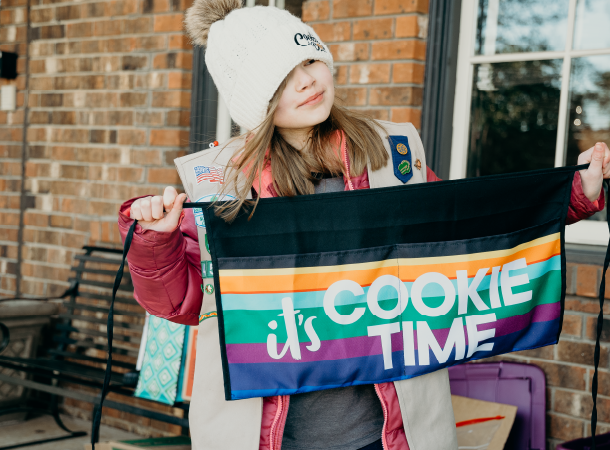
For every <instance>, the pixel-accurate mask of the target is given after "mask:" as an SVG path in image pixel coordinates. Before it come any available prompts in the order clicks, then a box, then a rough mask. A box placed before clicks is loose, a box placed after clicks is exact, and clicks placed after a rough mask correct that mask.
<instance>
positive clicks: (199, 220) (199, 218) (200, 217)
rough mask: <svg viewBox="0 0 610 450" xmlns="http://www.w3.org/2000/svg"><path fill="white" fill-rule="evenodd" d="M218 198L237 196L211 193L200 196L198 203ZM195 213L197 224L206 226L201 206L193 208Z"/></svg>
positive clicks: (228, 198) (229, 198)
mask: <svg viewBox="0 0 610 450" xmlns="http://www.w3.org/2000/svg"><path fill="white" fill-rule="evenodd" d="M198 167H199V166H198ZM216 200H235V197H233V196H232V195H230V194H224V195H222V196H219V195H218V194H209V195H204V196H203V197H200V198H199V199H198V200H197V202H196V203H205V202H215V201H216ZM193 215H194V216H195V224H196V225H197V226H198V227H199V228H205V221H204V220H203V211H202V210H201V208H193ZM208 253H209V250H208Z"/></svg>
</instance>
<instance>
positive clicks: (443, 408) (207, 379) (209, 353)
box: [175, 121, 457, 450]
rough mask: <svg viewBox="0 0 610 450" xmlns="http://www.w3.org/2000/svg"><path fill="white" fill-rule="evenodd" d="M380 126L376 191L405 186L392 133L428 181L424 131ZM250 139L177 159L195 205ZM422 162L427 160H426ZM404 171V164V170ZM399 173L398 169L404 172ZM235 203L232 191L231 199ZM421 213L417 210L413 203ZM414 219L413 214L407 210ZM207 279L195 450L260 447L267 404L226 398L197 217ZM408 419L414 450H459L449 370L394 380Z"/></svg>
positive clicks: (216, 187)
mask: <svg viewBox="0 0 610 450" xmlns="http://www.w3.org/2000/svg"><path fill="white" fill-rule="evenodd" d="M380 123H381V125H382V126H383V127H384V128H385V130H382V129H379V130H378V132H379V134H380V136H381V137H382V140H383V142H384V146H385V148H386V151H387V152H388V154H389V155H390V158H389V160H388V163H387V165H386V166H385V167H383V168H382V169H380V170H376V171H369V173H368V178H369V184H370V187H371V188H380V187H387V186H399V185H402V184H403V182H402V181H400V180H399V179H398V177H397V176H396V175H395V167H394V165H397V163H395V162H394V161H393V160H392V156H391V154H392V149H391V148H390V145H391V144H390V141H389V140H388V139H387V136H406V137H407V138H408V139H409V143H410V147H411V151H412V155H411V160H412V166H413V167H411V170H412V173H413V176H412V177H411V179H410V180H408V181H407V184H414V183H425V182H426V181H427V179H426V158H425V155H424V148H423V145H422V142H421V139H420V137H419V135H418V134H417V131H416V130H415V128H414V127H413V125H412V124H410V123H404V124H396V123H392V122H385V121H380ZM242 145H243V140H241V139H239V140H235V141H232V142H229V143H228V144H227V145H221V146H219V147H215V148H213V149H211V150H208V151H201V152H198V153H195V154H191V155H187V156H184V157H182V158H178V159H176V160H175V163H176V168H177V169H178V173H179V175H180V178H181V180H182V183H183V185H184V189H185V191H186V193H187V194H188V196H189V198H190V201H197V202H206V201H212V200H213V199H214V197H215V196H216V194H217V193H218V192H219V191H220V189H221V188H222V186H221V184H220V183H221V182H222V180H223V175H224V176H225V178H226V174H225V170H228V169H227V165H228V162H229V161H230V160H231V158H232V157H233V155H234V152H235V151H236V150H238V149H239V148H241V146H242ZM418 161H419V162H418ZM403 167H404V166H403ZM396 168H398V166H397V167H396ZM228 196H229V198H231V197H230V196H231V194H230V193H229V194H228ZM413 208H417V205H413ZM405 214H408V211H405ZM195 221H196V222H197V231H198V237H199V247H200V249H201V260H202V261H201V267H202V276H203V286H202V287H203V291H204V294H203V304H202V306H201V315H202V316H203V317H204V318H205V317H206V316H208V317H209V318H207V319H204V320H203V321H201V322H200V325H199V330H198V340H197V356H196V363H195V380H194V386H193V396H192V403H191V408H190V413H189V416H190V429H191V430H190V431H191V437H192V441H193V449H194V450H227V449H230V450H238V449H239V450H258V448H259V438H260V429H261V418H262V399H261V398H251V399H246V400H237V401H226V400H225V393H224V384H223V374H222V363H221V357H220V343H219V336H218V322H217V318H216V317H215V316H214V315H210V313H211V312H214V311H216V299H215V296H214V280H213V278H212V274H211V261H210V260H211V257H210V254H209V251H208V249H207V245H206V229H205V224H204V223H203V217H202V216H201V215H200V214H198V213H197V212H196V213H195ZM394 385H395V387H396V393H397V395H398V400H399V403H400V409H401V413H402V419H403V423H404V428H405V432H406V436H407V441H408V442H409V446H410V448H411V450H453V449H457V438H456V433H455V419H454V416H453V409H452V406H451V393H450V391H449V377H448V372H447V370H446V369H443V370H439V371H436V372H433V373H431V374H427V375H423V376H420V377H417V378H412V379H408V380H402V381H396V382H394Z"/></svg>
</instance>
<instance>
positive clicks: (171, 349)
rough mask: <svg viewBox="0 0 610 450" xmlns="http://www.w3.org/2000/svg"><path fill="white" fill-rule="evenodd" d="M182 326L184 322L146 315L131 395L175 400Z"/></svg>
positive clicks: (167, 401)
mask: <svg viewBox="0 0 610 450" xmlns="http://www.w3.org/2000/svg"><path fill="white" fill-rule="evenodd" d="M186 328H187V327H186V325H180V324H177V323H173V322H170V321H169V320H165V319H161V318H160V317H155V316H150V319H149V323H148V333H147V337H146V348H145V353H144V361H143V362H142V369H141V370H140V377H139V379H138V386H137V387H136V392H135V394H134V396H135V397H139V398H144V399H147V400H154V401H157V402H161V403H165V404H167V405H173V404H174V403H175V401H176V394H177V390H178V378H179V375H180V366H181V364H182V349H183V347H184V336H185V332H186Z"/></svg>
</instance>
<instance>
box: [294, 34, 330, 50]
mask: <svg viewBox="0 0 610 450" xmlns="http://www.w3.org/2000/svg"><path fill="white" fill-rule="evenodd" d="M294 42H295V43H296V44H297V45H300V46H301V47H307V46H308V45H311V46H312V47H315V49H316V50H318V51H320V52H325V51H326V48H325V47H324V45H322V43H320V41H318V40H317V39H316V38H315V37H314V36H312V35H311V34H303V33H297V34H295V35H294Z"/></svg>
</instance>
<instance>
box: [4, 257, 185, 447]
mask: <svg viewBox="0 0 610 450" xmlns="http://www.w3.org/2000/svg"><path fill="white" fill-rule="evenodd" d="M83 249H84V251H85V252H84V254H78V255H76V256H75V264H74V267H72V268H71V270H72V271H73V272H74V276H73V277H72V278H70V279H69V280H68V281H69V282H70V287H69V288H68V289H67V290H66V292H65V293H64V294H63V295H62V296H61V298H62V299H63V301H62V308H61V312H60V314H58V315H57V317H56V318H55V320H54V323H53V325H52V342H51V343H50V345H46V346H45V347H46V348H45V349H44V354H43V355H42V356H39V357H36V358H29V359H26V358H17V357H10V356H3V355H2V351H3V350H4V349H5V348H6V347H7V345H8V343H9V342H10V337H9V335H8V334H9V333H8V329H7V327H5V326H4V325H3V324H2V323H1V322H0V333H2V335H3V338H2V340H1V341H0V368H7V369H12V370H13V371H14V372H13V373H12V375H10V374H9V375H7V374H6V373H2V372H0V381H2V382H5V383H11V384H15V385H20V386H23V387H25V388H26V389H31V390H35V391H41V392H45V393H47V394H49V395H50V398H47V401H45V402H44V403H45V404H44V405H40V404H37V403H39V402H36V401H33V404H32V400H35V399H29V400H28V402H27V404H23V405H20V406H18V407H15V408H10V409H7V410H3V411H0V415H5V414H13V413H16V412H43V413H46V414H51V415H52V416H53V417H54V418H55V421H56V422H57V424H58V425H59V426H60V427H61V428H62V429H64V430H65V431H67V432H68V434H67V435H66V436H63V437H60V438H56V439H50V440H60V439H67V438H71V437H77V436H83V435H84V434H86V433H85V432H72V431H70V430H69V429H68V428H67V427H66V426H65V425H64V424H63V423H62V421H61V419H60V416H59V408H58V402H59V399H60V398H61V397H68V398H72V399H76V400H80V401H84V402H88V403H92V404H93V405H94V410H93V417H95V415H96V412H97V408H98V406H97V405H99V402H100V391H101V388H102V384H103V380H104V373H105V368H106V355H107V352H108V344H107V334H106V325H107V317H108V309H109V305H110V302H111V299H112V287H113V283H114V278H115V275H116V271H117V270H118V268H119V266H120V264H121V255H122V251H121V250H115V249H107V248H101V247H91V246H85V247H83ZM41 300H43V299H41ZM0 320H1V319H0ZM144 320H145V312H144V310H143V309H142V307H140V306H139V305H138V303H137V302H136V301H135V300H134V298H133V284H132V282H131V277H130V274H129V272H128V270H125V272H124V276H123V281H122V282H121V285H120V287H119V289H118V292H117V296H116V300H115V309H114V326H113V330H114V340H113V345H112V353H113V363H112V375H111V379H110V385H109V392H110V395H109V396H108V398H106V400H105V401H104V407H108V408H112V409H116V410H119V411H125V412H127V413H131V414H135V415H139V416H144V417H148V418H150V419H153V420H158V421H161V422H166V423H170V424H174V425H179V426H181V427H183V428H188V407H189V405H188V404H176V405H174V406H175V407H177V408H180V409H182V410H183V411H184V413H183V417H182V418H181V417H176V416H174V415H170V414H165V413H162V412H158V411H154V410H153V409H147V408H142V407H140V406H137V405H141V404H142V403H146V402H147V401H142V400H140V399H138V401H137V403H136V402H134V401H133V400H131V401H130V399H131V398H132V396H133V393H134V390H135V386H136V384H137V375H138V374H137V371H136V362H137V357H138V350H139V346H140V341H141V337H142V329H143V325H144ZM5 372H6V371H5ZM24 372H25V374H26V376H25V377H23V376H22V375H21V376H19V375H20V374H23V373H24ZM78 386H82V387H83V389H82V390H81V389H75V387H78ZM150 406H151V407H152V408H154V402H150ZM92 436H94V437H95V442H97V436H98V433H97V430H96V429H95V427H93V428H92ZM50 440H41V441H35V442H29V443H27V444H20V445H19V447H22V446H24V445H33V444H34V443H43V442H48V441H50ZM9 448H16V446H10V447H2V448H0V450H7V449H9Z"/></svg>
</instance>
